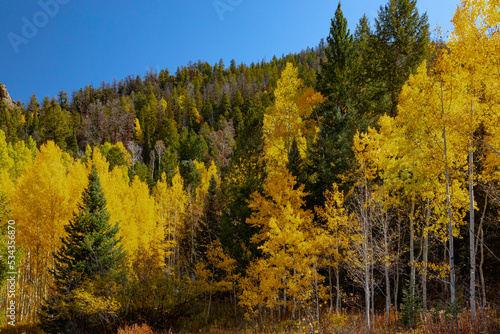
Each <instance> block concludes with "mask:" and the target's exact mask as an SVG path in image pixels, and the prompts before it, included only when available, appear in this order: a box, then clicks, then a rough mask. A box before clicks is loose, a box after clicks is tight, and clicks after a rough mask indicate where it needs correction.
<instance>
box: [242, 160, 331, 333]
mask: <svg viewBox="0 0 500 334" xmlns="http://www.w3.org/2000/svg"><path fill="white" fill-rule="evenodd" d="M295 184H296V181H295V179H294V177H293V176H292V175H291V174H290V172H288V171H287V170H286V169H285V170H284V171H283V172H281V173H280V177H278V176H274V177H271V178H268V180H267V182H266V184H265V185H264V191H263V193H264V194H263V195H261V194H259V193H254V194H253V196H252V201H251V202H250V205H249V206H250V208H251V209H253V210H254V213H253V214H252V216H251V217H250V218H249V219H248V220H247V223H248V224H250V225H252V226H256V227H259V228H260V233H259V234H257V235H254V237H253V238H252V242H253V243H256V244H259V245H260V246H259V248H260V249H261V250H262V253H263V257H262V258H261V259H258V260H256V262H255V263H253V264H252V265H251V267H250V269H249V271H247V275H248V277H246V278H244V279H243V280H241V282H240V286H241V289H242V291H243V292H242V295H241V296H240V300H241V304H242V305H244V306H246V307H247V309H248V310H249V311H252V310H253V311H255V309H256V308H257V309H260V308H262V307H266V308H268V309H269V310H270V311H271V312H278V315H277V316H278V317H279V316H280V314H283V315H285V314H288V313H289V312H293V313H292V315H293V314H295V312H305V313H306V314H303V315H304V316H306V317H307V318H308V319H309V320H310V321H309V323H310V324H313V325H314V326H318V325H319V323H318V321H319V301H320V300H323V299H324V298H325V296H326V291H325V287H324V286H323V285H322V282H323V280H324V278H323V277H322V276H321V275H320V274H318V272H317V270H318V261H319V260H318V257H319V254H318V251H317V249H318V244H317V235H316V233H315V230H314V228H313V215H312V213H311V212H310V211H307V210H304V209H303V208H302V207H303V205H304V196H305V193H304V191H303V188H304V187H303V186H300V187H299V188H298V189H294V186H295ZM256 285H257V286H258V287H259V290H258V291H259V293H261V294H262V295H263V297H262V298H257V299H254V296H255V292H256V291H257V290H256ZM315 328H316V327H315Z"/></svg>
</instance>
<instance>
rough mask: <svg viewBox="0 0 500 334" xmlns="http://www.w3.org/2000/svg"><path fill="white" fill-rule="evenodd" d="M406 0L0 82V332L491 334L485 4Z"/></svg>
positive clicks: (498, 21) (493, 36)
mask: <svg viewBox="0 0 500 334" xmlns="http://www.w3.org/2000/svg"><path fill="white" fill-rule="evenodd" d="M416 2H417V0H387V2H386V3H385V4H381V6H380V10H379V12H378V14H377V18H376V19H375V20H373V22H370V20H369V19H368V18H367V17H366V16H363V17H361V18H360V19H359V22H358V23H357V25H356V29H355V31H353V32H352V31H350V30H349V29H348V27H347V20H346V18H345V16H344V14H343V12H342V6H341V4H340V3H339V4H338V7H337V10H336V11H335V13H332V14H333V16H332V19H331V27H330V31H329V34H328V32H327V31H326V32H325V38H324V39H322V40H321V41H320V42H319V44H318V45H317V46H315V47H313V48H309V47H307V48H306V49H304V50H302V51H301V52H298V53H294V54H288V55H282V56H281V57H276V56H275V57H274V58H272V59H271V60H267V61H265V60H263V61H260V62H255V63H251V64H244V63H241V64H237V63H236V61H234V60H233V61H231V63H230V64H224V62H223V61H222V60H221V61H220V62H218V63H215V64H213V65H212V64H209V63H207V62H202V61H197V62H191V61H190V62H189V63H187V65H186V66H180V67H178V68H177V69H176V70H175V71H172V72H170V71H169V70H168V69H163V70H161V71H159V72H157V71H154V70H153V69H151V70H149V71H148V72H147V73H146V74H145V75H144V76H129V77H126V78H124V79H121V80H115V81H114V82H111V83H108V82H102V84H101V85H100V86H98V87H95V86H91V85H89V86H86V87H82V88H80V89H77V90H75V91H73V92H70V93H68V92H66V91H63V90H61V91H60V92H59V94H58V95H57V96H56V97H53V98H51V97H48V96H47V97H44V98H42V97H37V96H36V95H35V94H33V95H32V97H31V98H30V99H29V100H28V101H25V102H22V101H19V100H18V101H17V102H14V101H12V100H11V99H10V97H8V96H9V95H8V93H7V94H3V95H4V96H3V98H2V99H0V216H1V219H0V224H1V226H0V227H1V233H0V252H1V255H2V256H1V257H0V287H1V288H2V293H1V295H0V309H1V310H2V314H0V332H2V333H120V334H127V333H194V332H196V333H198V332H204V333H500V270H499V269H500V220H499V219H500V1H499V0H462V1H461V2H460V3H459V4H458V7H457V9H456V12H455V14H454V17H453V30H452V31H451V32H450V34H449V36H447V37H446V38H445V37H444V36H443V33H441V32H440V31H439V30H438V31H434V32H433V31H432V29H433V27H430V24H429V22H428V18H427V16H426V14H425V13H421V12H419V11H418V10H417V7H416ZM327 34H328V35H327ZM199 56H201V57H203V55H199ZM2 86H3V85H2ZM3 88H5V86H4V87H3ZM6 89H8V87H6ZM6 89H5V92H6ZM5 96H6V97H5ZM14 292H15V293H14ZM4 310H5V311H4ZM13 314H15V326H12V321H13V319H12V318H13V317H12V316H11V315H13Z"/></svg>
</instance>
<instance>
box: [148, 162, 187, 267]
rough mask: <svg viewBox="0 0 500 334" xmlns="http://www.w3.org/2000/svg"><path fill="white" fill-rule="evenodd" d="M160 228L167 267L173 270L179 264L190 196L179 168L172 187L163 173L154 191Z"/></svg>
mask: <svg viewBox="0 0 500 334" xmlns="http://www.w3.org/2000/svg"><path fill="white" fill-rule="evenodd" d="M153 193H154V198H155V202H156V207H157V212H158V218H159V222H160V226H161V227H162V229H163V231H164V243H163V249H164V252H165V256H167V262H168V263H167V265H168V266H169V267H171V268H173V267H175V265H176V264H178V259H179V245H178V243H179V239H180V235H181V231H182V230H183V228H184V215H185V212H186V207H187V204H188V195H187V194H186V193H185V191H184V180H183V179H182V177H181V175H180V172H179V168H178V167H177V168H176V170H175V175H174V177H173V178H172V185H171V186H169V185H168V184H167V178H166V174H165V173H163V174H162V176H161V180H160V181H158V183H157V184H156V187H155V189H154V191H153Z"/></svg>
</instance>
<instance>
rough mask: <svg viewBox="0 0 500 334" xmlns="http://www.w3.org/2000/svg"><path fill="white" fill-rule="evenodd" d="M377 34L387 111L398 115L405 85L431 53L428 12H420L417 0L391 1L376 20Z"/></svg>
mask: <svg viewBox="0 0 500 334" xmlns="http://www.w3.org/2000/svg"><path fill="white" fill-rule="evenodd" d="M375 37H376V38H375V39H374V40H373V41H374V49H375V54H376V55H377V69H378V70H377V72H376V76H377V78H378V79H379V81H380V82H379V84H378V86H379V87H380V89H382V90H383V91H384V92H385V93H386V95H387V98H386V99H385V100H386V101H387V103H386V108H385V109H386V110H383V112H389V115H391V116H396V113H397V105H398V101H399V93H400V92H401V88H402V87H403V85H404V83H405V82H406V81H407V80H408V78H409V76H410V74H411V73H413V72H415V71H416V70H417V67H418V66H419V65H420V64H421V63H422V61H423V60H424V59H425V58H426V57H427V55H428V53H429V50H428V44H429V23H428V21H427V14H426V13H424V14H423V15H419V13H418V9H417V1H416V0H389V1H388V3H387V4H386V5H385V6H384V7H382V6H380V10H379V12H378V17H377V18H376V19H375Z"/></svg>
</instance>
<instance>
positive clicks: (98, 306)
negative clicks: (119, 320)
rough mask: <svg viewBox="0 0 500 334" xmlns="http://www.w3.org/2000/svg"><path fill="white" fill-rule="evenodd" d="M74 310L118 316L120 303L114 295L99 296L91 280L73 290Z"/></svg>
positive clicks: (86, 313)
mask: <svg viewBox="0 0 500 334" xmlns="http://www.w3.org/2000/svg"><path fill="white" fill-rule="evenodd" d="M72 297H73V298H72V303H73V307H72V309H73V310H76V311H78V312H79V313H80V314H84V315H86V316H103V315H105V316H106V317H109V316H116V315H117V313H118V310H119V309H120V303H119V302H118V301H116V300H115V299H114V298H113V297H106V296H98V295H96V291H95V288H94V285H93V284H92V283H91V282H90V283H87V284H85V285H83V286H82V287H80V288H78V289H76V290H74V291H73V292H72Z"/></svg>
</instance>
